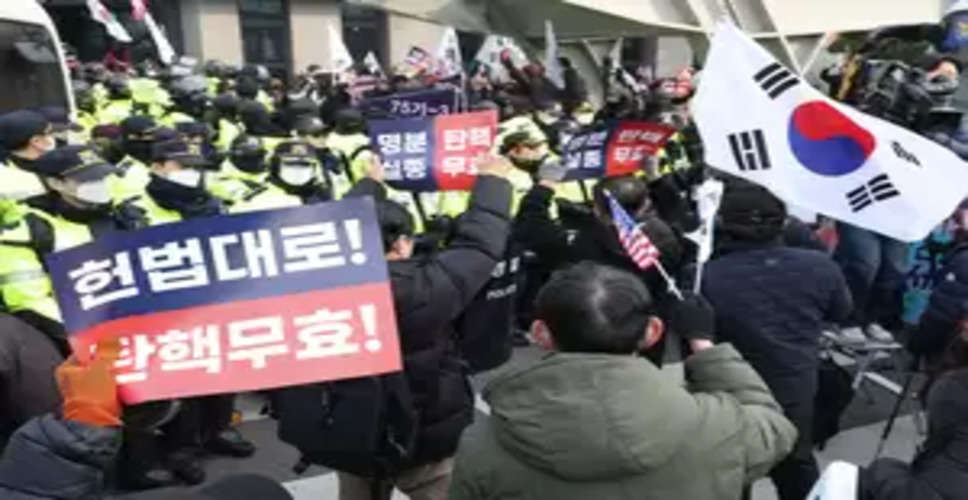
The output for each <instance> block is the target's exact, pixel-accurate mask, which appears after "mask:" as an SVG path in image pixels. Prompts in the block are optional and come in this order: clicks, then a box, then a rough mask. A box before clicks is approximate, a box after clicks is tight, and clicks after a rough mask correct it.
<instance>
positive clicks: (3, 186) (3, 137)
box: [0, 110, 51, 200]
mask: <svg viewBox="0 0 968 500" xmlns="http://www.w3.org/2000/svg"><path fill="white" fill-rule="evenodd" d="M50 129H51V125H50V122H49V121H48V120H47V118H45V117H44V115H42V114H40V113H37V112H35V111H26V110H24V111H14V112H12V113H7V114H5V115H3V116H0V141H2V144H3V147H4V149H6V150H8V151H10V152H11V153H10V156H8V157H7V160H6V162H4V163H0V179H3V182H0V198H4V199H10V200H23V199H26V198H29V197H31V196H38V195H41V194H44V193H46V192H47V188H46V187H44V184H43V182H41V180H40V178H39V177H38V176H37V174H36V173H34V172H33V171H32V170H33V168H34V167H33V164H34V161H35V160H31V159H28V158H25V157H23V156H21V155H20V154H18V153H17V151H18V150H20V149H23V148H24V147H25V145H26V144H28V143H29V141H30V140H31V138H33V137H35V136H39V135H47V133H48V132H49V131H50Z"/></svg>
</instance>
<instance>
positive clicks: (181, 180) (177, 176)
mask: <svg viewBox="0 0 968 500" xmlns="http://www.w3.org/2000/svg"><path fill="white" fill-rule="evenodd" d="M165 178H166V179H168V180H169V181H171V182H174V183H175V184H180V185H182V186H185V187H189V188H198V187H201V185H202V172H201V171H200V170H195V169H194V168H183V169H181V170H175V171H174V172H170V173H168V174H167V175H165Z"/></svg>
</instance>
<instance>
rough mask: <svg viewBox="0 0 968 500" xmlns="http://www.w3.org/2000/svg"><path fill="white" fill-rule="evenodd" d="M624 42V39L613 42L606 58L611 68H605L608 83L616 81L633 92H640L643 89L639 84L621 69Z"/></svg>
mask: <svg viewBox="0 0 968 500" xmlns="http://www.w3.org/2000/svg"><path fill="white" fill-rule="evenodd" d="M624 42H625V39H624V38H619V39H618V40H615V44H614V45H612V50H610V51H609V52H608V58H609V59H611V61H612V67H610V68H606V69H607V70H608V78H609V82H610V83H611V82H614V81H618V82H619V83H621V84H622V85H624V86H626V87H628V88H630V89H632V90H633V91H635V92H642V91H644V89H643V88H642V86H641V85H640V84H639V82H638V81H636V79H635V77H633V76H632V75H631V74H630V73H629V72H628V71H626V70H625V68H623V67H622V45H623V43H624Z"/></svg>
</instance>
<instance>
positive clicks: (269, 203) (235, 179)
mask: <svg viewBox="0 0 968 500" xmlns="http://www.w3.org/2000/svg"><path fill="white" fill-rule="evenodd" d="M265 157H266V150H265V148H263V147H262V141H260V140H259V139H258V138H257V137H254V136H239V137H238V138H237V139H236V140H235V141H234V142H233V144H232V147H231V150H230V151H229V158H228V159H226V160H225V163H224V164H223V165H222V169H221V172H220V173H219V174H218V175H217V176H215V177H214V178H213V179H212V182H211V183H209V184H208V186H207V187H208V191H209V192H210V193H211V194H212V195H214V196H216V197H218V198H219V199H221V200H223V201H225V202H226V203H227V204H228V205H229V207H230V209H229V210H230V211H231V212H233V213H241V212H250V211H255V210H270V209H274V208H286V207H294V206H299V205H302V199H301V198H299V197H298V196H295V195H290V194H288V193H286V192H285V191H283V190H282V189H280V188H279V187H278V186H275V185H273V184H271V183H270V182H269V170H268V164H267V162H266V158H265Z"/></svg>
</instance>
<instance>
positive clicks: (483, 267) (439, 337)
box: [339, 158, 511, 500]
mask: <svg viewBox="0 0 968 500" xmlns="http://www.w3.org/2000/svg"><path fill="white" fill-rule="evenodd" d="M510 168H511V166H510V164H509V163H508V162H507V160H504V159H502V158H497V159H492V160H490V161H488V162H485V164H483V165H481V166H480V167H479V171H480V173H481V175H480V176H479V177H478V180H477V183H476V185H475V186H474V190H473V192H472V193H471V199H470V203H469V206H468V210H467V212H465V213H464V214H463V215H461V217H460V218H459V220H458V222H457V227H456V228H455V230H454V233H453V237H452V238H451V241H450V244H449V245H448V247H447V248H446V249H444V250H441V251H440V252H438V253H436V254H433V255H431V256H429V257H426V258H411V257H412V256H413V247H414V243H413V233H414V223H413V219H412V217H411V215H410V213H409V212H408V211H407V210H406V208H404V207H403V206H401V205H399V204H397V203H394V202H391V201H388V200H387V199H386V196H387V193H386V188H385V187H384V186H383V185H382V184H381V183H380V182H378V180H375V179H374V178H377V179H378V178H379V177H380V174H379V172H382V167H380V166H375V167H374V168H371V169H370V173H369V175H370V176H371V177H370V178H364V179H362V180H360V181H359V182H358V183H357V185H356V186H355V187H354V189H353V190H352V191H351V192H350V194H349V196H362V195H370V196H373V198H374V199H376V200H377V216H378V219H379V222H380V230H381V232H382V236H383V244H384V248H385V250H386V256H387V260H388V261H389V271H390V281H391V287H392V289H393V302H394V308H395V310H396V317H397V328H398V331H399V332H400V342H401V347H402V350H403V363H404V374H405V376H406V378H407V381H408V383H409V385H410V390H411V392H412V394H413V401H414V407H415V410H416V411H417V414H418V415H419V430H418V432H417V439H416V445H415V448H414V449H413V453H412V454H411V456H410V460H409V463H408V467H407V468H406V469H405V470H403V471H402V472H400V473H398V474H396V475H395V476H394V477H392V478H389V479H390V480H389V481H388V482H386V481H380V482H381V483H386V484H378V485H377V487H376V488H377V489H378V490H379V495H378V496H377V497H373V496H372V494H373V490H374V482H375V481H376V480H374V479H372V478H364V477H360V476H356V475H352V474H348V473H344V472H340V473H339V482H340V499H341V500H356V499H360V500H381V499H383V498H385V499H387V500H388V499H389V498H390V493H391V490H392V487H393V486H396V487H397V488H398V489H400V490H402V491H403V492H404V493H407V494H408V495H410V496H411V497H412V498H420V499H428V500H438V499H440V500H442V499H443V498H445V497H446V494H447V489H448V487H449V485H450V476H451V470H452V469H453V456H454V453H455V452H456V450H457V443H458V441H459V439H460V435H461V432H463V430H464V428H465V427H467V426H468V425H470V423H471V421H472V420H473V415H474V397H473V393H472V392H471V389H470V386H469V384H468V382H467V373H466V368H465V366H464V363H463V361H462V360H461V358H460V355H459V353H458V351H457V348H456V344H455V341H456V338H455V332H454V322H455V320H456V319H457V318H458V317H459V316H460V315H461V313H463V312H464V310H465V308H466V307H467V306H468V304H470V303H471V301H472V300H473V299H474V297H475V296H476V295H477V293H478V292H479V291H480V290H481V288H482V287H483V286H484V285H485V283H487V281H488V280H489V279H490V277H491V274H492V272H493V271H494V269H495V267H496V266H497V264H498V262H500V261H501V260H502V259H503V256H504V251H505V246H506V243H507V240H508V236H509V234H510V225H511V221H510V219H511V215H510V212H511V184H510V183H509V182H508V181H507V180H506V179H505V178H504V177H505V176H507V175H508V174H509V172H510ZM381 495H382V496H381Z"/></svg>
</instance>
